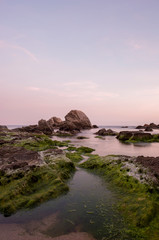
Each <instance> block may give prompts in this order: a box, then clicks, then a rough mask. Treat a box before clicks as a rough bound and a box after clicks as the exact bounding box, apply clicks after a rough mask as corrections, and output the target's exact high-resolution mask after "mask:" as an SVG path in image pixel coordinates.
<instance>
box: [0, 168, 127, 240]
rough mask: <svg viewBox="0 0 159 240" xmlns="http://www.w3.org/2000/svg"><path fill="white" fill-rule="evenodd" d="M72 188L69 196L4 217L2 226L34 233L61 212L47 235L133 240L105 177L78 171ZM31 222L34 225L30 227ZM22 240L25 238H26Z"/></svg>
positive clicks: (1, 221) (45, 230)
mask: <svg viewBox="0 0 159 240" xmlns="http://www.w3.org/2000/svg"><path fill="white" fill-rule="evenodd" d="M69 188H70V191H69V192H68V194H66V195H64V196H62V197H59V198H57V199H55V200H51V201H48V202H47V203H44V204H42V205H41V206H39V207H37V208H35V209H33V210H30V211H22V212H18V213H17V214H15V215H13V216H11V217H9V218H4V217H3V216H2V215H1V216H0V226H2V225H1V223H3V224H4V223H5V224H8V226H10V225H11V224H13V223H14V224H17V226H18V224H19V226H22V225H23V228H24V229H26V228H27V233H29V234H32V228H33V226H32V225H33V224H35V226H36V222H38V221H41V220H42V219H43V218H44V219H45V218H48V219H49V218H50V216H51V215H53V214H54V213H55V214H56V213H58V217H57V219H56V221H54V222H53V224H50V222H49V223H48V226H47V224H46V227H45V229H44V230H43V234H44V235H46V236H49V237H57V236H60V235H67V234H70V233H72V232H86V233H89V234H91V235H92V236H93V237H94V239H97V240H102V239H131V237H130V236H129V238H127V237H128V236H126V234H125V233H124V228H125V224H124V221H123V219H122V217H121V215H120V214H119V212H118V210H117V209H116V207H115V206H116V203H117V202H118V198H119V197H118V195H117V194H116V193H115V192H114V191H113V190H112V189H111V188H110V186H109V184H108V183H106V182H105V181H104V180H103V178H102V177H100V176H97V175H96V174H94V173H90V172H88V171H85V170H83V169H80V168H77V171H76V173H75V174H74V176H73V177H72V179H71V180H70V181H69ZM29 222H32V224H31V225H28V223H29ZM26 226H27V227H26ZM8 231H9V229H8ZM39 231H40V229H39ZM37 234H38V233H37ZM0 235H1V234H0ZM20 239H23V238H22V236H21V238H20Z"/></svg>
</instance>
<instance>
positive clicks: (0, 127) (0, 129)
mask: <svg viewBox="0 0 159 240" xmlns="http://www.w3.org/2000/svg"><path fill="white" fill-rule="evenodd" d="M3 131H9V129H8V128H7V126H3V125H0V132H3Z"/></svg>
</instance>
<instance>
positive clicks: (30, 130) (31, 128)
mask: <svg viewBox="0 0 159 240" xmlns="http://www.w3.org/2000/svg"><path fill="white" fill-rule="evenodd" d="M12 132H26V133H40V134H41V133H42V132H41V131H40V130H39V128H38V125H29V126H26V127H21V128H14V129H12Z"/></svg>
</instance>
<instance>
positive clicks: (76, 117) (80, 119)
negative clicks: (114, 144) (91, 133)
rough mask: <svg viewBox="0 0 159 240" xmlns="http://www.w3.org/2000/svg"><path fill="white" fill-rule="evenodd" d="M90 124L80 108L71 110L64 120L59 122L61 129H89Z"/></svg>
mask: <svg viewBox="0 0 159 240" xmlns="http://www.w3.org/2000/svg"><path fill="white" fill-rule="evenodd" d="M90 128H92V124H91V122H90V120H89V118H88V117H87V116H86V114H85V113H83V112H82V111H80V110H71V111H70V112H69V113H68V114H67V115H66V116H65V121H64V122H62V123H61V124H60V128H59V129H60V130H62V131H74V130H75V131H80V130H82V129H90Z"/></svg>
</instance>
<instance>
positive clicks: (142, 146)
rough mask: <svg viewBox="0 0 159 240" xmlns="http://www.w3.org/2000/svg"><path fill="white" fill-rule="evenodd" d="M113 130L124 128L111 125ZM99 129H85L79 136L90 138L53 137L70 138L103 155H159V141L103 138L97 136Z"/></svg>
mask: <svg viewBox="0 0 159 240" xmlns="http://www.w3.org/2000/svg"><path fill="white" fill-rule="evenodd" d="M105 128H106V129H108V128H110V126H106V127H105ZM111 129H112V130H114V131H116V132H120V131H123V128H120V127H111ZM98 130H99V129H91V130H85V131H82V132H81V133H79V134H78V135H77V136H85V137H88V139H82V140H80V139H77V136H76V137H71V138H59V137H53V139H58V140H59V139H61V140H66V139H69V140H71V142H72V143H73V144H75V146H81V145H83V146H87V147H91V148H94V149H96V151H95V152H94V153H96V154H99V155H101V156H105V155H109V154H117V155H118V154H119V155H129V156H139V155H143V156H154V157H156V156H159V143H122V142H120V141H119V140H118V139H116V137H114V136H106V137H104V140H103V139H100V138H95V136H96V135H95V134H94V133H95V132H97V131H98ZM128 130H131V131H132V130H133V131H134V130H136V129H134V128H133V127H130V128H128V129H126V131H128ZM153 133H159V130H154V131H153Z"/></svg>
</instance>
